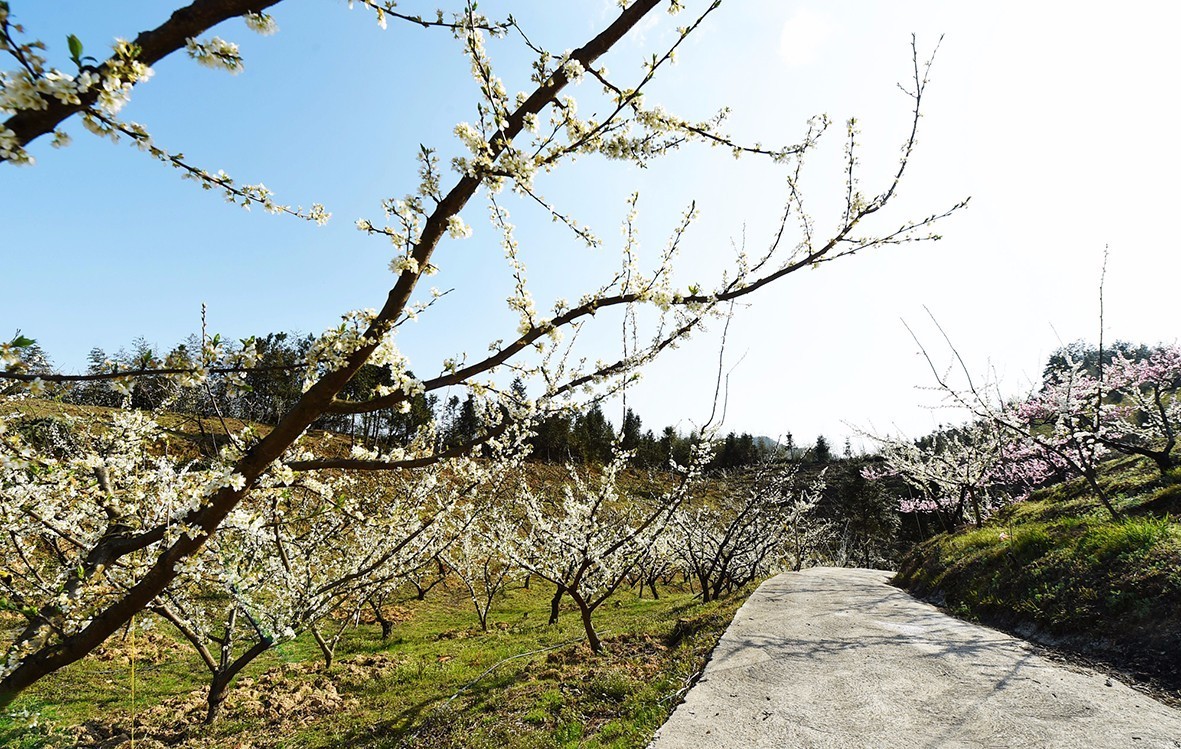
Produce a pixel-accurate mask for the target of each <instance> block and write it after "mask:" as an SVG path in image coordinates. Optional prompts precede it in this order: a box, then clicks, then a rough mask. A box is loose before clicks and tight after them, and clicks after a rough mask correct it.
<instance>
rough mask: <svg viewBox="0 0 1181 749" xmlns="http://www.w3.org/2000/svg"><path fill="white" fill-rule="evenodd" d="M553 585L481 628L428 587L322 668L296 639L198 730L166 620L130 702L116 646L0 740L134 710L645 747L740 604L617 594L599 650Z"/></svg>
mask: <svg viewBox="0 0 1181 749" xmlns="http://www.w3.org/2000/svg"><path fill="white" fill-rule="evenodd" d="M436 592H437V593H438V595H436ZM551 592H552V591H551V590H550V589H548V586H542V585H535V586H534V588H533V590H525V589H523V588H521V587H519V586H516V587H514V588H512V589H511V590H509V591H508V592H507V594H506V595H505V596H504V598H503V599H502V600H501V601H500V602H499V604H498V605H497V606H496V607H495V608H494V610H493V614H492V616H491V619H490V623H489V626H490V630H491V631H489V632H487V633H485V632H482V631H481V630H480V629H479V626H478V622H477V619H476V617H475V614H474V612H472V611H471V610H470V606H469V605H468V604H467V603H466V601H465V599H464V596H463V595H462V594H461V593H460V591H458V590H455V589H451V590H443V589H436V591H433V592H432V594H431V596H430V597H429V598H428V600H426V601H423V602H417V601H407V602H403V603H402V612H403V613H404V619H405V620H404V621H402V622H400V623H399V624H397V625H396V626H395V628H394V632H393V636H392V637H391V638H390V640H388V641H385V642H383V641H382V640H381V638H380V630H379V628H378V627H376V626H375V625H368V624H362V625H361V626H359V627H357V628H355V629H351V630H349V631H348V632H346V634H345V636H344V639H343V640H342V642H341V644H340V646H339V648H338V651H337V663H336V664H335V665H334V667H333V669H332V671H331V672H329V673H324V671H323V662H322V660H321V659H320V655H319V651H318V650H317V648H316V646H315V643H314V642H313V641H312V640H311V638H310V637H301V638H299V639H297V640H296V641H294V642H290V643H287V644H285V645H283V646H282V647H280V648H278V649H276V650H275V651H272V652H270V653H267V654H265V655H264V656H262V657H261V658H259V659H258V660H257V661H256V662H255V663H254V664H252V665H251V666H250V667H249V668H248V669H247V670H246V671H245V672H244V673H243V675H242V676H241V677H239V680H238V682H237V683H236V685H235V687H234V688H233V689H232V690H231V693H230V696H229V699H228V701H227V704H226V706H225V709H224V714H223V716H222V718H221V719H220V720H219V722H218V723H217V724H215V725H214V726H213V727H212V728H205V727H202V726H199V725H197V724H196V723H195V720H196V719H197V717H198V714H199V713H198V711H199V708H200V706H201V699H202V695H201V693H200V690H202V689H203V687H204V684H205V672H204V668H203V666H201V664H200V662H199V661H198V660H197V659H196V658H195V657H194V656H192V655H191V653H190V651H188V650H187V649H186V648H183V647H179V646H175V645H174V644H173V637H172V636H171V635H170V634H169V632H168V628H167V625H166V624H164V623H161V624H160V625H159V626H158V629H159V632H158V633H157V634H155V635H144V634H142V633H141V634H139V635H137V637H138V641H137V653H138V655H137V658H136V669H135V674H136V676H135V704H134V708H133V705H132V695H131V663H130V661H129V659H128V658H127V655H128V653H129V652H130V646H131V642H130V640H129V639H125V640H121V641H117V642H115V643H113V644H112V645H111V646H110V647H109V648H108V649H107V652H106V653H103V654H99V655H97V656H91V657H88V658H86V659H84V660H83V661H81V662H79V663H77V664H74V665H73V666H71V667H69V668H66V669H64V670H63V671H61V672H59V673H58V674H55V675H54V676H52V677H49V678H47V679H45V680H44V681H42V682H40V683H39V684H37V685H36V686H35V687H33V688H32V689H31V690H30V691H29V692H28V693H27V694H25V695H24V696H22V698H21V699H20V700H18V702H17V703H16V704H15V705H14V709H15V710H16V711H17V712H21V711H25V712H27V713H29V714H30V715H38V716H39V717H38V725H37V726H35V727H32V728H30V727H28V724H29V722H30V720H31V719H30V718H28V717H24V718H16V719H13V718H9V719H4V720H0V745H3V746H14V747H29V748H32V747H57V746H71V745H72V743H70V741H69V740H66V739H63V736H67V735H73V734H75V733H77V732H78V731H80V730H83V729H85V730H87V731H89V734H87V735H90V736H92V737H94V736H101V737H110V736H112V735H117V734H120V733H122V734H124V735H126V734H127V733H129V731H130V728H131V725H132V718H133V714H134V719H135V724H136V731H137V733H136V735H137V743H139V741H140V740H143V739H146V738H151V739H154V740H157V741H160V742H161V743H163V744H166V745H173V744H179V745H183V744H184V742H185V741H186V740H189V739H191V740H192V741H193V743H194V745H196V744H197V743H199V742H207V743H200V745H201V746H203V747H204V746H226V747H230V746H238V745H240V744H243V743H247V744H250V745H252V746H275V747H280V746H281V747H301V748H307V749H312V748H313V747H325V748H327V747H337V746H342V745H347V746H357V747H394V746H406V747H473V748H479V747H488V748H490V749H491V748H493V747H495V749H511V748H516V747H567V746H571V747H572V746H579V747H620V748H622V747H643V746H645V745H646V744H647V742H648V741H649V740H650V738H651V736H652V733H653V732H654V731H655V730H656V728H657V727H659V725H660V724H661V723H662V722H663V721H664V719H665V718H666V717H667V715H668V713H669V711H670V710H671V709H672V707H673V706H674V705H675V699H676V695H677V692H678V691H679V690H681V689H682V688H683V687H684V686H685V684H686V683H687V682H688V680H689V679H690V678H691V676H692V675H693V674H694V673H695V672H696V671H698V670H699V669H700V668H701V666H702V664H703V663H704V660H705V657H706V656H707V654H708V652H709V651H710V650H711V649H712V647H713V645H714V644H715V643H716V641H717V638H718V637H719V636H720V634H721V632H722V630H723V629H724V628H725V627H726V625H727V624H728V623H729V621H730V619H731V618H732V617H733V614H734V611H735V610H736V609H737V607H738V606H739V605H740V604H741V602H742V600H743V599H744V598H745V595H737V596H734V597H732V598H729V599H726V600H722V601H719V602H715V603H710V604H701V603H699V602H698V601H697V600H696V599H695V598H694V597H693V596H691V595H690V594H688V593H687V592H684V591H674V590H668V591H662V597H661V599H660V600H652V599H651V598H644V599H638V598H636V597H635V596H634V595H633V594H631V593H622V594H619V595H617V596H616V597H615V599H613V600H611V601H608V602H607V603H606V604H605V605H604V606H603V607H602V608H601V609H600V610H599V612H597V614H596V623H597V624H598V628H599V631H600V635H601V636H602V637H603V641H604V645H605V647H606V651H607V652H605V653H603V654H600V655H595V654H592V653H591V652H590V650H589V649H588V648H587V647H586V645H585V644H583V642H582V639H583V633H582V628H581V624H580V622H579V620H578V617H577V614H576V613H575V612H574V611H572V610H564V611H563V614H562V616H561V618H560V620H559V622H558V624H557V625H555V626H547V625H546V623H545V622H546V617H547V615H548V609H549V597H550V594H551ZM746 592H749V591H744V593H746ZM522 654H528V655H524V656H522ZM79 726H81V727H83V729H80V728H79ZM144 746H156V745H155V744H151V743H147V744H144Z"/></svg>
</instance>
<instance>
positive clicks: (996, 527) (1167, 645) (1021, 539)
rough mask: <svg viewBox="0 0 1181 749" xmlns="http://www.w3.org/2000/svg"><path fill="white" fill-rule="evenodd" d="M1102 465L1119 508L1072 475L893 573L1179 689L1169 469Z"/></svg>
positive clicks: (946, 538)
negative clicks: (1115, 515)
mask: <svg viewBox="0 0 1181 749" xmlns="http://www.w3.org/2000/svg"><path fill="white" fill-rule="evenodd" d="M1106 468H1107V470H1106V472H1105V476H1104V478H1103V479H1102V483H1103V484H1104V488H1105V490H1107V491H1108V492H1109V493H1110V495H1111V496H1112V497H1114V498H1115V504H1116V506H1117V509H1119V510H1120V512H1121V515H1122V517H1121V518H1120V519H1117V520H1113V519H1112V518H1111V517H1110V515H1109V514H1108V513H1107V512H1105V511H1104V510H1103V509H1102V508H1101V507H1100V506H1099V505H1098V503H1097V501H1096V500H1095V499H1094V498H1093V497H1091V496H1090V495H1089V494H1088V492H1087V488H1086V486H1085V485H1084V484H1083V483H1082V482H1081V481H1072V482H1066V483H1063V484H1059V485H1056V486H1053V487H1050V488H1048V489H1046V490H1043V491H1040V492H1037V493H1035V494H1034V496H1033V497H1031V498H1030V500H1028V501H1026V502H1022V503H1019V504H1016V505H1013V506H1011V507H1009V508H1006V510H1004V511H1003V512H1001V513H1000V514H999V515H998V516H997V517H996V518H994V519H992V520H991V521H990V522H988V523H987V524H986V525H985V526H984V527H982V528H979V529H970V530H965V531H961V532H959V533H954V534H943V535H940V536H937V537H935V538H933V539H931V540H929V541H926V542H924V543H922V544H920V545H918V546H917V547H916V548H915V549H913V550H912V551H911V552H910V553H909V554H908V555H907V556H906V557H905V558H904V559H903V562H902V564H901V565H900V571H899V573H898V576H897V577H896V578H895V582H896V584H898V585H901V586H902V587H905V588H907V589H908V590H911V591H912V592H914V593H916V594H919V595H923V596H928V597H932V598H935V599H936V600H941V601H942V602H944V603H945V604H946V606H947V607H948V608H949V609H950V610H952V611H953V612H955V613H957V614H959V615H962V616H965V617H968V618H972V619H977V620H981V621H984V622H987V623H991V624H994V625H998V626H1002V627H1005V628H1010V629H1013V628H1016V629H1020V630H1022V631H1030V630H1032V631H1034V632H1035V633H1040V634H1041V635H1045V636H1049V637H1051V638H1053V639H1055V640H1056V641H1057V642H1058V643H1059V644H1065V645H1066V646H1068V647H1072V648H1078V649H1082V650H1084V651H1086V652H1087V653H1088V654H1089V655H1092V656H1098V657H1099V658H1101V659H1105V660H1108V661H1109V662H1111V663H1112V664H1114V665H1117V666H1119V667H1121V668H1126V669H1127V670H1129V671H1131V672H1134V673H1137V674H1139V675H1142V676H1146V677H1150V678H1153V679H1155V680H1157V681H1159V682H1160V683H1162V684H1165V685H1166V686H1168V687H1169V688H1171V689H1181V657H1179V656H1178V653H1179V652H1181V648H1179V646H1181V522H1178V520H1177V519H1176V517H1175V516H1174V515H1173V514H1172V513H1175V512H1176V511H1177V510H1176V508H1177V501H1178V500H1179V499H1181V485H1179V484H1177V483H1175V482H1176V480H1177V479H1178V478H1181V477H1178V476H1168V477H1161V476H1160V475H1159V473H1158V472H1157V471H1156V469H1155V467H1154V466H1153V465H1152V464H1151V463H1149V462H1147V461H1143V460H1140V459H1134V458H1122V459H1119V460H1116V461H1112V463H1110V464H1108V466H1107V467H1106Z"/></svg>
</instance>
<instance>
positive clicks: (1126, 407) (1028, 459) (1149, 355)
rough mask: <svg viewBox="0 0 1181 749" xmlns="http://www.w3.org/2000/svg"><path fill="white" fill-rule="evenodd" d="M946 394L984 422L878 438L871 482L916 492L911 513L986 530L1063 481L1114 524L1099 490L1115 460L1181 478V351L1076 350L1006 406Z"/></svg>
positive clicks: (979, 392)
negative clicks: (1078, 483) (1085, 491)
mask: <svg viewBox="0 0 1181 749" xmlns="http://www.w3.org/2000/svg"><path fill="white" fill-rule="evenodd" d="M939 384H940V386H941V387H942V388H943V390H944V392H945V393H946V394H947V395H948V397H949V399H950V400H951V402H952V403H953V404H954V405H956V406H958V407H961V408H963V409H966V410H967V411H969V412H970V413H971V414H973V416H974V418H975V420H974V421H972V422H971V423H969V424H967V425H965V426H961V427H955V428H948V429H944V430H942V431H939V432H936V433H934V434H931V435H928V436H927V437H924V438H922V439H920V440H916V441H910V440H906V439H903V438H885V437H877V436H874V435H868V436H870V437H871V438H872V439H874V440H875V441H876V442H877V444H878V446H879V463H878V464H876V465H874V466H871V467H869V468H867V469H866V475H867V477H870V478H876V479H882V478H886V477H897V478H899V479H901V480H902V481H904V482H905V483H906V484H907V485H908V486H909V487H910V489H911V490H912V494H911V496H909V497H907V498H905V499H903V500H902V502H901V509H902V510H903V511H904V512H940V513H944V514H946V515H947V516H948V517H951V518H953V519H954V520H956V521H961V520H964V519H967V520H970V521H972V522H973V523H975V524H976V525H979V524H980V523H981V522H982V520H984V519H985V518H987V517H988V516H989V515H990V514H992V513H993V512H995V511H996V510H997V509H998V508H999V507H1001V506H1003V505H1005V504H1008V503H1010V502H1014V501H1018V500H1021V499H1024V498H1025V497H1027V496H1028V495H1029V493H1030V491H1032V490H1033V489H1036V488H1038V487H1040V486H1044V485H1046V484H1047V483H1051V482H1054V481H1063V480H1066V479H1070V478H1080V479H1082V480H1083V481H1085V482H1086V484H1087V486H1088V488H1089V489H1090V491H1091V493H1092V494H1093V495H1094V497H1095V499H1096V500H1097V501H1098V502H1099V503H1100V504H1101V505H1102V506H1103V507H1104V509H1105V510H1106V511H1107V512H1108V513H1109V514H1110V515H1111V516H1112V517H1113V518H1115V517H1118V516H1119V511H1118V509H1117V508H1116V507H1115V506H1114V505H1113V504H1112V498H1111V497H1110V496H1108V493H1107V491H1106V490H1105V489H1104V488H1103V486H1102V484H1101V483H1100V482H1099V478H1100V476H1101V473H1102V470H1103V462H1104V461H1105V460H1108V459H1109V458H1111V457H1112V456H1114V455H1117V454H1122V455H1138V456H1142V457H1144V458H1146V459H1148V460H1150V461H1152V463H1153V464H1154V465H1155V466H1156V469H1157V470H1158V472H1159V473H1160V475H1161V477H1162V478H1163V479H1165V480H1172V479H1174V478H1175V471H1174V469H1175V468H1176V467H1177V465H1178V456H1177V454H1176V448H1177V430H1178V428H1181V398H1179V397H1178V391H1179V390H1181V347H1178V346H1177V345H1176V344H1171V345H1162V346H1158V347H1155V348H1147V347H1143V346H1141V347H1139V348H1135V347H1131V346H1128V345H1126V344H1116V345H1115V346H1113V347H1112V348H1111V350H1109V351H1104V350H1102V349H1099V350H1095V349H1090V350H1088V349H1087V348H1086V347H1085V346H1082V345H1074V346H1070V347H1066V348H1063V349H1062V350H1060V351H1059V352H1057V353H1055V354H1054V356H1052V357H1051V359H1050V362H1049V364H1048V365H1047V367H1046V371H1045V373H1044V375H1043V382H1042V385H1041V387H1040V388H1039V389H1038V390H1037V391H1035V392H1033V393H1031V394H1029V395H1028V396H1026V397H1024V398H1018V399H1009V400H1005V399H1001V398H999V397H998V396H996V395H995V393H994V391H993V390H992V389H991V388H987V387H983V386H977V385H975V384H974V383H972V381H971V379H970V378H969V379H968V385H967V386H966V387H964V388H954V387H952V386H951V384H950V383H949V382H948V380H947V379H946V377H940V378H939Z"/></svg>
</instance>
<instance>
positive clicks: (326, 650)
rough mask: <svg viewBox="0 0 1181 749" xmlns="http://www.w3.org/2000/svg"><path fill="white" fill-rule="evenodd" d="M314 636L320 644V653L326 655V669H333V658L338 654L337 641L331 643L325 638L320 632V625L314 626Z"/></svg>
mask: <svg viewBox="0 0 1181 749" xmlns="http://www.w3.org/2000/svg"><path fill="white" fill-rule="evenodd" d="M312 637H313V638H314V639H315V641H316V644H317V645H319V646H320V653H321V654H323V656H324V670H325V671H330V670H332V658H333V656H335V655H336V643H331V644H329V642H328V641H327V640H325V639H324V636H323V635H322V634H320V628H319V627H312Z"/></svg>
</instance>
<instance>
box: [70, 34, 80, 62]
mask: <svg viewBox="0 0 1181 749" xmlns="http://www.w3.org/2000/svg"><path fill="white" fill-rule="evenodd" d="M66 43H67V44H69V45H70V59H71V60H73V61H74V63H75V64H77V65H81V64H82V40H81V39H79V38H78V37H76V36H74V35H73V34H70V35H69V36H67V37H66Z"/></svg>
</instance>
